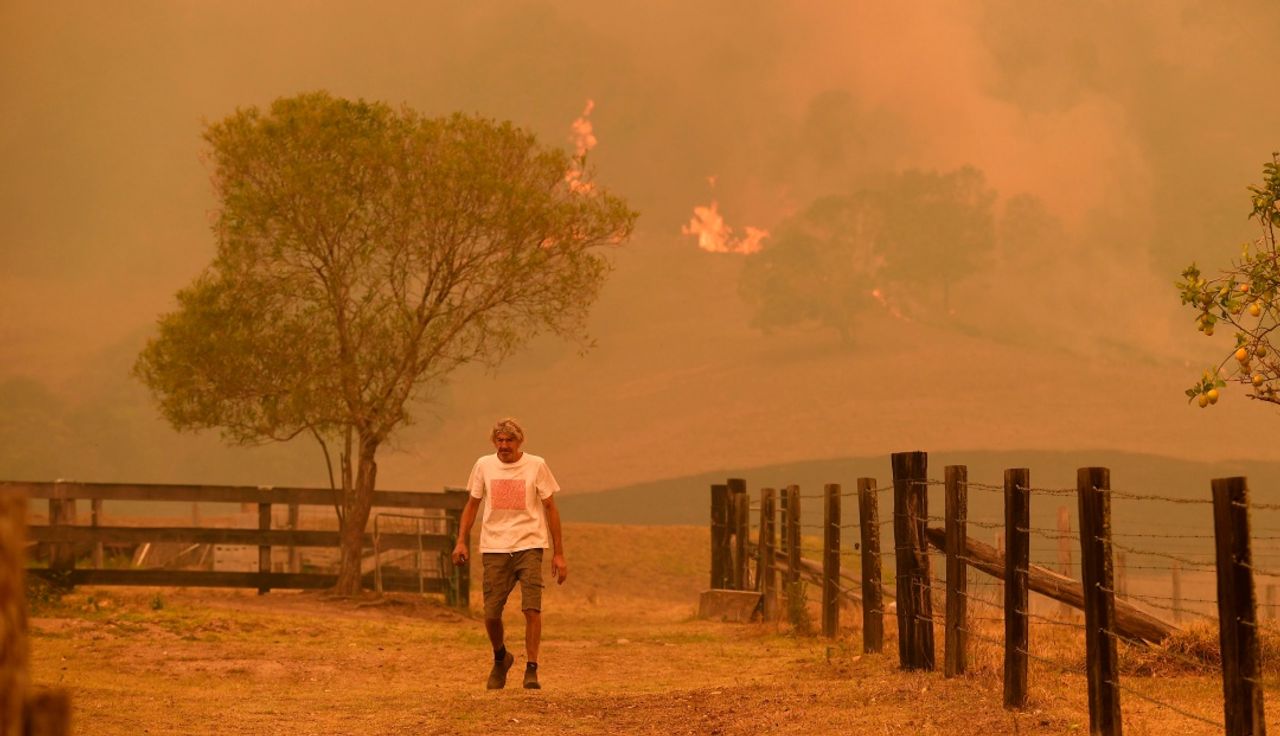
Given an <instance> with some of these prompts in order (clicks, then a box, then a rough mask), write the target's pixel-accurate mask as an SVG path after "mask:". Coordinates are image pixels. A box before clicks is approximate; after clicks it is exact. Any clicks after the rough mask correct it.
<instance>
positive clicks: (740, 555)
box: [727, 478, 751, 590]
mask: <svg viewBox="0 0 1280 736" xmlns="http://www.w3.org/2000/svg"><path fill="white" fill-rule="evenodd" d="M727 485H728V486H729V498H730V499H732V500H733V503H732V505H731V508H732V510H733V520H732V521H733V524H732V526H733V560H734V565H733V588H734V589H735V590H746V589H747V567H748V565H747V539H748V537H750V536H751V500H750V497H749V496H747V481H746V480H744V479H742V478H730V479H729V481H728V483H727Z"/></svg>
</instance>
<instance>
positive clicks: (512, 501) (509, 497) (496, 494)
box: [489, 478, 524, 509]
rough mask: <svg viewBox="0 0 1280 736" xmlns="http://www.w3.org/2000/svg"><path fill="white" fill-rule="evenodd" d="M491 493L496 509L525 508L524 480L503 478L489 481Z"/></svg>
mask: <svg viewBox="0 0 1280 736" xmlns="http://www.w3.org/2000/svg"><path fill="white" fill-rule="evenodd" d="M489 491H490V492H491V493H492V494H493V507H494V508H495V509H523V508H524V479H523V478H503V479H501V480H498V479H494V480H491V481H489Z"/></svg>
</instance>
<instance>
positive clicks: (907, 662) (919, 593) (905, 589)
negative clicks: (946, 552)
mask: <svg viewBox="0 0 1280 736" xmlns="http://www.w3.org/2000/svg"><path fill="white" fill-rule="evenodd" d="M891 459H892V465H893V539H894V542H893V544H894V551H895V552H896V553H897V554H896V555H895V558H896V562H897V573H898V576H897V580H896V583H897V592H898V657H899V666H900V667H901V668H902V669H908V670H913V669H925V670H932V669H933V663H934V660H933V599H932V595H931V587H930V576H929V549H928V546H927V544H928V542H927V541H926V539H925V526H926V524H927V523H928V517H929V487H928V485H927V479H928V456H927V455H926V454H925V453H923V452H918V451H917V452H895V453H893V455H892V458H891Z"/></svg>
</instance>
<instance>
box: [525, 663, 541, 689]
mask: <svg viewBox="0 0 1280 736" xmlns="http://www.w3.org/2000/svg"><path fill="white" fill-rule="evenodd" d="M524 689H525V690H541V689H542V686H541V685H539V684H538V668H537V667H525V668H524Z"/></svg>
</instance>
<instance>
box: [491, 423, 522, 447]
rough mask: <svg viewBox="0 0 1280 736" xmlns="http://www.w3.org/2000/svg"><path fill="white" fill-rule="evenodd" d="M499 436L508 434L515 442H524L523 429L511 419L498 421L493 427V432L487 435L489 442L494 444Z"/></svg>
mask: <svg viewBox="0 0 1280 736" xmlns="http://www.w3.org/2000/svg"><path fill="white" fill-rule="evenodd" d="M500 434H509V435H512V436H513V437H515V438H516V439H517V440H519V441H521V442H524V428H523V427H521V426H520V422H517V421H516V420H515V419H514V418H513V417H504V418H502V419H499V420H498V421H497V422H495V423H494V425H493V431H492V432H490V433H489V441H490V442H494V441H496V440H497V439H498V435H500Z"/></svg>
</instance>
